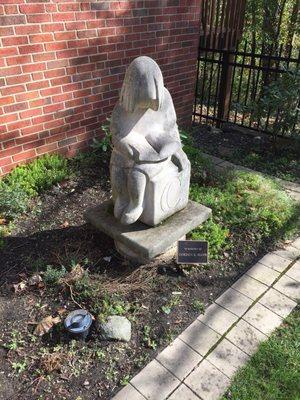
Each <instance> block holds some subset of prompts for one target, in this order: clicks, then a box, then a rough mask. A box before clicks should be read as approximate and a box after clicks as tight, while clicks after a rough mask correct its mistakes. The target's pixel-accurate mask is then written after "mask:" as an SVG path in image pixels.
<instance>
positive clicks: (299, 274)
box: [286, 260, 300, 282]
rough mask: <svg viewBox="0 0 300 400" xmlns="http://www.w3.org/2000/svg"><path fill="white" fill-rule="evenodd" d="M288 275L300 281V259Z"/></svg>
mask: <svg viewBox="0 0 300 400" xmlns="http://www.w3.org/2000/svg"><path fill="white" fill-rule="evenodd" d="M286 274H287V276H289V277H290V278H293V279H295V281H298V282H300V260H298V261H296V262H295V264H294V265H293V266H292V267H291V268H290V269H289V270H288V271H287V272H286Z"/></svg>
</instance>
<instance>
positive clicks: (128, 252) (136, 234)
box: [84, 200, 211, 263]
mask: <svg viewBox="0 0 300 400" xmlns="http://www.w3.org/2000/svg"><path fill="white" fill-rule="evenodd" d="M210 216H211V209H209V208H207V207H205V206H203V205H201V204H198V203H195V202H193V201H189V202H188V205H187V206H186V207H185V208H184V209H183V210H181V211H179V212H177V213H176V214H174V215H172V216H171V217H169V218H168V219H166V220H165V221H163V222H162V223H160V224H159V225H157V226H155V227H150V226H147V225H145V224H143V223H141V222H139V221H138V222H136V223H134V224H132V225H122V224H121V223H120V222H119V221H118V220H116V218H115V217H114V215H113V203H112V201H111V200H108V201H105V202H103V203H102V204H100V205H99V206H97V207H95V208H91V209H89V210H87V211H86V212H85V214H84V217H85V220H86V221H87V222H89V223H90V224H92V225H93V226H94V227H95V228H97V229H99V230H100V231H102V232H104V233H105V234H107V235H108V236H110V237H111V238H113V239H114V241H115V245H116V248H117V250H118V251H119V252H120V254H122V255H123V256H125V257H126V258H128V259H130V260H132V261H136V262H140V263H144V262H148V261H150V260H152V259H153V258H155V257H157V256H159V255H161V254H163V253H165V252H167V251H170V250H172V249H173V250H174V252H175V247H174V246H176V243H177V240H179V239H182V238H184V237H185V235H186V234H187V233H188V232H190V231H191V230H192V229H194V228H196V227H197V226H199V225H201V224H203V222H205V221H206V220H207V219H208V218H209V217H210Z"/></svg>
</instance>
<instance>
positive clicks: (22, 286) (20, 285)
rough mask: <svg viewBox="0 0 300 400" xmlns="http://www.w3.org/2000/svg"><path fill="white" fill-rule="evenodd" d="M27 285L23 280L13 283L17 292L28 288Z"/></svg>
mask: <svg viewBox="0 0 300 400" xmlns="http://www.w3.org/2000/svg"><path fill="white" fill-rule="evenodd" d="M26 287H27V284H26V282H25V281H21V282H19V283H16V284H14V285H13V288H14V291H15V293H20V292H23V291H24V290H25V289H26Z"/></svg>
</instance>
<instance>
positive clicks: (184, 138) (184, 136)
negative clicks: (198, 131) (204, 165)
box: [179, 128, 193, 146]
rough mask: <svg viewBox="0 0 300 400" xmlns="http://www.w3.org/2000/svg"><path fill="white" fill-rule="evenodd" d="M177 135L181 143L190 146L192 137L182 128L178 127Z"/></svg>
mask: <svg viewBox="0 0 300 400" xmlns="http://www.w3.org/2000/svg"><path fill="white" fill-rule="evenodd" d="M179 136H180V140H181V143H182V144H183V145H186V146H192V143H193V141H192V137H191V134H190V133H189V132H188V131H186V130H185V129H183V128H179Z"/></svg>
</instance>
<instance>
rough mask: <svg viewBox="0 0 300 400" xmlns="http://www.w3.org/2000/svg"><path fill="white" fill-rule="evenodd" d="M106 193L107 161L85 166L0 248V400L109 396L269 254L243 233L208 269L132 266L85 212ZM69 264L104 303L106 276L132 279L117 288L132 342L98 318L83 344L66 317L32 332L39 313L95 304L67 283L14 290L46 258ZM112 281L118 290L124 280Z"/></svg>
mask: <svg viewBox="0 0 300 400" xmlns="http://www.w3.org/2000/svg"><path fill="white" fill-rule="evenodd" d="M109 197H110V192H109V184H108V167H107V163H105V162H102V163H99V165H98V164H96V165H93V166H92V167H90V166H87V167H86V168H84V170H83V171H81V173H79V174H77V175H75V176H74V177H72V178H71V179H69V180H68V181H66V182H63V183H62V184H60V185H58V186H56V187H54V188H53V189H52V190H51V191H49V192H47V193H45V194H43V195H41V196H40V197H39V198H37V199H35V200H34V202H33V204H32V210H31V212H29V213H28V214H26V215H23V216H22V217H20V218H19V219H18V220H17V221H15V228H14V230H13V232H12V235H11V236H9V237H7V238H5V245H4V247H3V248H2V249H1V250H0V251H1V255H0V260H1V271H0V274H1V280H0V324H1V330H0V399H1V400H8V399H10V400H12V399H22V400H52V399H61V400H62V399H72V400H80V399H81V400H96V399H102V400H108V399H110V398H111V397H112V396H113V394H115V393H116V392H117V391H118V390H119V389H120V387H121V386H122V384H126V382H127V381H128V380H129V379H130V378H131V377H132V376H133V375H135V374H136V373H137V372H138V371H139V370H140V369H141V368H142V367H143V366H144V365H145V364H146V363H147V362H149V360H151V359H152V358H153V357H154V356H155V354H156V353H157V352H158V351H160V350H161V349H162V348H163V347H165V346H166V345H167V344H168V343H169V342H170V341H171V340H172V339H173V338H174V337H175V336H176V335H177V334H179V333H180V332H181V331H183V330H184V329H185V327H186V326H188V325H189V324H190V323H191V322H192V321H193V320H194V319H195V318H196V316H197V315H198V314H199V312H200V308H199V305H197V303H195V300H197V301H198V302H201V303H203V304H204V305H205V306H207V305H208V304H209V303H210V302H211V301H212V300H213V299H215V298H217V297H218V296H219V295H220V294H221V293H222V292H223V291H224V290H225V289H226V288H227V287H228V286H229V285H230V284H231V283H232V282H233V281H234V280H236V279H237V277H238V276H239V275H241V274H242V273H243V272H244V271H245V270H246V269H247V268H248V267H249V266H250V265H251V264H252V263H253V262H254V261H256V260H257V259H258V257H259V256H261V255H262V254H263V253H264V251H265V248H263V247H262V246H261V245H259V244H257V243H255V242H253V241H252V239H251V238H247V237H243V238H241V239H240V240H237V243H236V245H235V247H234V249H232V250H230V251H228V252H225V253H224V254H223V255H222V257H221V259H219V260H217V261H213V262H211V263H210V264H209V265H208V266H199V267H193V268H191V269H189V268H186V269H183V268H181V267H179V266H178V265H177V264H176V263H175V260H174V259H173V258H172V259H160V260H158V261H154V262H152V263H149V264H148V265H144V266H140V267H134V266H132V265H130V263H128V262H127V261H126V260H124V259H123V258H122V257H121V256H120V255H119V254H118V253H117V252H116V250H115V248H114V244H113V241H112V240H111V239H110V238H109V237H107V236H105V235H104V234H102V233H100V232H98V231H96V230H94V229H92V228H91V227H90V226H89V225H87V224H86V223H85V221H84V219H83V212H84V210H86V209H87V208H88V207H91V206H93V205H96V204H98V203H99V202H101V201H103V200H104V199H107V198H109ZM72 263H76V264H80V265H82V266H84V268H86V269H87V270H88V271H89V276H90V277H91V279H92V280H93V281H94V283H96V284H97V285H98V287H99V290H100V294H99V304H100V307H101V304H102V303H101V298H102V297H101V296H102V295H103V296H104V295H105V291H106V289H107V287H106V289H103V293H102V292H101V290H102V289H101V288H102V287H104V288H105V282H108V281H109V282H112V285H114V284H115V283H114V282H115V279H121V281H122V280H123V282H127V283H128V282H129V285H127V286H126V288H125V290H123V292H122V293H121V294H120V298H121V299H122V302H123V304H127V305H129V306H128V307H129V308H127V309H126V311H125V315H126V316H127V317H128V318H129V319H130V320H131V322H132V339H131V341H130V342H129V343H120V342H105V341H101V340H100V339H99V336H98V332H97V324H96V323H94V324H93V327H92V330H91V334H90V335H89V337H88V339H87V341H86V342H75V343H74V342H72V341H70V338H69V337H68V336H67V334H66V332H65V331H64V329H63V326H62V324H58V325H56V326H55V327H54V328H53V329H52V330H50V332H49V333H47V334H45V335H44V336H43V337H42V338H37V337H36V336H35V335H33V334H32V333H33V330H34V328H35V326H36V323H37V322H38V321H40V320H41V319H42V318H44V317H46V316H49V315H53V316H55V315H58V313H59V310H62V309H64V310H66V313H65V314H63V317H64V316H65V315H66V314H67V312H69V311H72V310H74V309H76V308H78V304H77V303H79V305H82V306H84V307H86V308H88V309H89V307H90V306H91V304H95V301H97V299H95V298H93V299H91V301H89V300H88V299H87V300H82V299H83V297H80V296H77V293H76V292H74V293H70V290H69V288H68V287H50V286H49V285H45V286H43V285H42V286H41V287H35V286H33V287H29V286H27V287H26V288H25V289H24V290H20V291H19V292H17V293H15V292H14V290H13V289H14V287H13V284H18V283H20V282H22V281H26V280H27V279H28V278H29V277H31V276H32V275H33V274H34V273H36V272H37V271H38V273H40V271H43V270H45V269H46V266H47V265H52V266H56V267H61V266H62V265H64V266H65V267H66V268H69V267H70V265H71V264H72ZM42 276H43V275H42ZM131 278H132V287H131V286H130V282H131ZM139 278H142V279H139ZM102 285H103V286H102ZM139 285H140V286H139ZM111 288H112V289H113V290H115V291H116V292H118V288H119V286H118V284H117V285H115V286H112V287H111ZM111 295H112V293H110V296H111ZM174 299H176V301H175V300H174ZM166 306H167V309H166ZM168 309H169V310H168ZM169 311H170V312H169ZM63 317H62V318H63ZM145 327H149V330H148V328H147V329H146V331H148V334H147V332H146V331H145ZM149 332H150V333H149ZM53 354H54V356H53ZM22 365H23V366H22Z"/></svg>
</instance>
